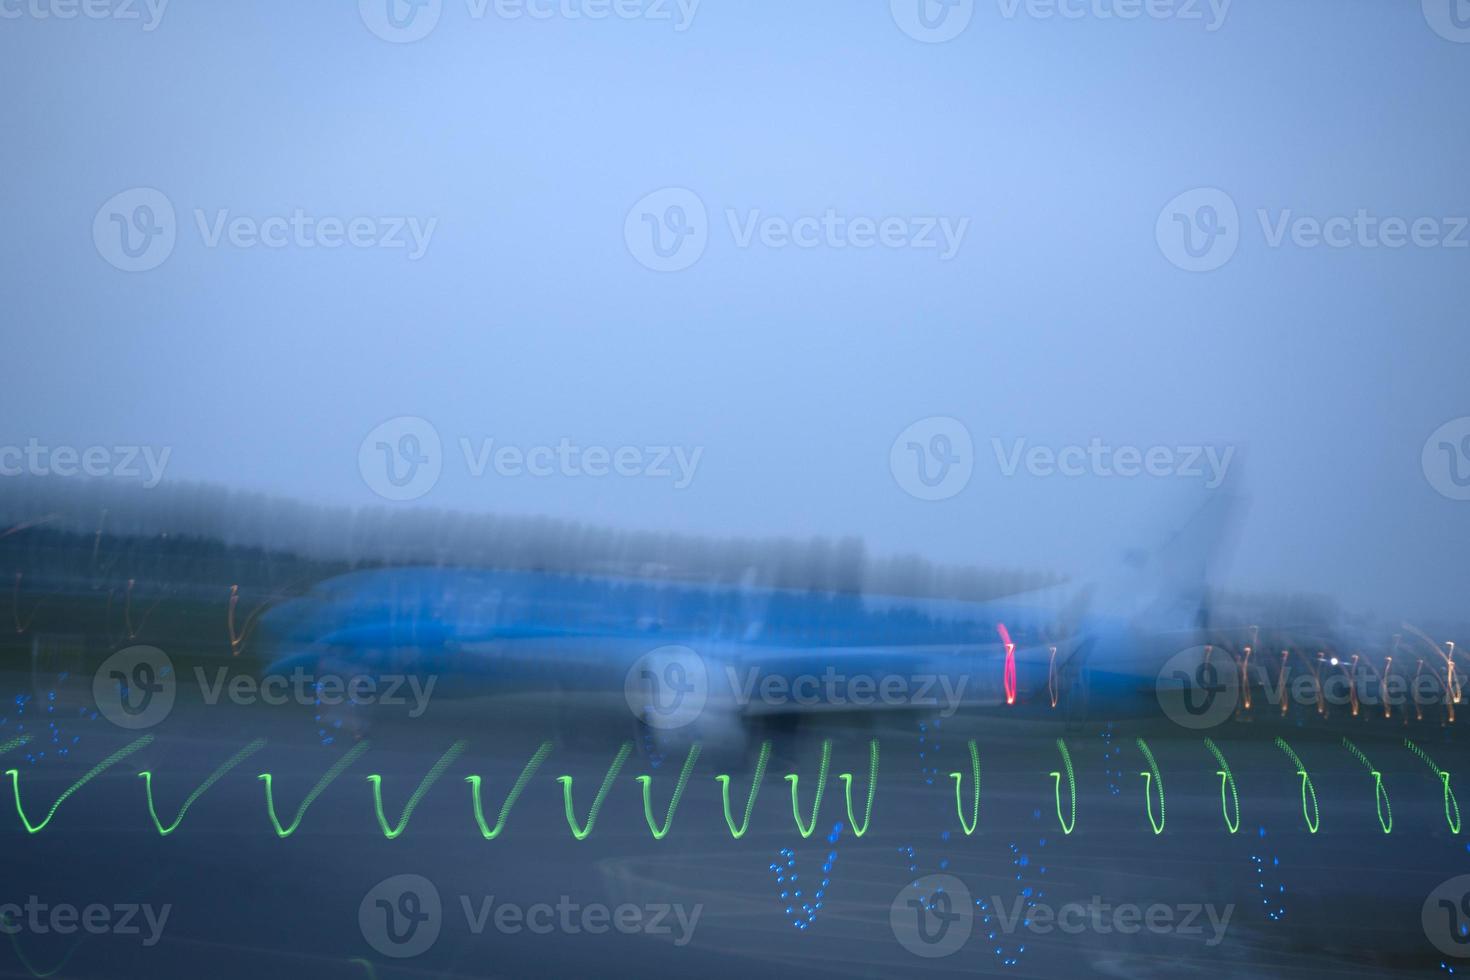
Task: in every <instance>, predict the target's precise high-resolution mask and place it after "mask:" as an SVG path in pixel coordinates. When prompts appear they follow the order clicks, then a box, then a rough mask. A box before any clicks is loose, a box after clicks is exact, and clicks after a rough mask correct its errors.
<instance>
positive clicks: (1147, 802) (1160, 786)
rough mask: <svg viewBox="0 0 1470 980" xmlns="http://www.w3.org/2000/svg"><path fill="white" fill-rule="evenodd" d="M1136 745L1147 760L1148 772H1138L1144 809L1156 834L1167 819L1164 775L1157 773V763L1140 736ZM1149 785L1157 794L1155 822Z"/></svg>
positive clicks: (1160, 831)
mask: <svg viewBox="0 0 1470 980" xmlns="http://www.w3.org/2000/svg"><path fill="white" fill-rule="evenodd" d="M1138 747H1139V749H1140V750H1142V752H1143V755H1144V758H1146V759H1147V760H1148V768H1149V771H1148V772H1141V773H1139V775H1140V776H1142V777H1143V805H1144V810H1145V811H1146V812H1147V813H1148V822H1149V825H1150V826H1151V827H1153V829H1154V835H1155V836H1157V835H1159V834H1162V833H1163V832H1164V821H1165V820H1167V819H1168V816H1167V814H1166V812H1165V810H1164V777H1163V776H1161V775H1160V774H1159V764H1158V763H1157V762H1155V761H1154V754H1153V753H1152V752H1150V751H1149V748H1148V743H1147V742H1145V741H1144V740H1143V739H1141V738H1140V739H1138ZM1149 787H1153V788H1154V790H1155V791H1157V793H1158V794H1159V819H1158V821H1157V822H1155V821H1154V798H1153V794H1152V793H1150V792H1149Z"/></svg>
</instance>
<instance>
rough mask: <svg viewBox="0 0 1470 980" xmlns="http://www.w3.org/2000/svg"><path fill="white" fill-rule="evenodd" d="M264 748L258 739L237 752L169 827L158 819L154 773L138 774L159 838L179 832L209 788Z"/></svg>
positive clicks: (192, 797) (202, 784)
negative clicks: (187, 816)
mask: <svg viewBox="0 0 1470 980" xmlns="http://www.w3.org/2000/svg"><path fill="white" fill-rule="evenodd" d="M264 747H265V739H263V738H257V739H256V740H255V741H253V742H251V743H250V744H249V745H247V746H245V747H244V748H243V749H241V750H240V751H239V752H236V753H235V754H234V755H232V756H230V758H229V759H228V760H226V762H225V764H224V765H222V766H220V767H219V768H218V769H216V770H215V771H214V772H213V773H211V774H210V776H209V778H208V779H206V780H205V781H204V782H202V783H200V784H199V788H198V789H196V790H194V792H192V793H190V794H189V797H188V799H186V800H184V805H183V806H181V807H179V815H178V816H177V817H174V822H173V823H171V824H169V825H168V826H167V827H165V826H164V825H163V821H161V820H159V819H158V810H157V809H156V808H155V807H154V806H153V773H151V772H148V771H144V772H140V773H138V777H139V778H140V779H142V780H143V791H144V792H145V793H147V794H148V815H149V816H150V817H152V818H153V826H155V827H157V828H158V834H159V836H160V837H167V836H168V835H169V834H171V833H173V832H174V831H175V830H177V829H178V827H179V824H181V823H183V822H184V814H186V813H188V812H189V807H191V806H193V805H194V801H196V800H198V799H199V797H201V796H203V795H204V794H205V793H207V792H208V791H209V788H210V787H211V786H213V785H214V784H215V783H217V782H219V781H220V778H221V777H222V776H224V775H225V773H227V772H229V771H230V770H231V769H233V768H235V767H236V766H238V765H239V764H240V763H242V762H244V761H245V760H246V759H248V758H250V757H251V756H252V755H254V754H255V753H257V752H259V751H260V750H261V749H262V748H264Z"/></svg>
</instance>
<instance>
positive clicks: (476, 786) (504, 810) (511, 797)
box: [464, 742, 551, 840]
mask: <svg viewBox="0 0 1470 980" xmlns="http://www.w3.org/2000/svg"><path fill="white" fill-rule="evenodd" d="M550 754H551V743H550V742H542V743H541V747H540V748H538V749H537V750H536V752H535V754H534V755H532V756H531V759H530V761H529V762H527V763H526V765H525V767H524V768H522V769H521V774H520V776H519V777H518V778H517V779H516V781H515V785H513V786H512V787H511V788H510V792H509V793H507V794H506V795H505V802H504V803H503V804H501V807H500V816H498V817H496V819H495V826H494V827H493V828H492V827H489V826H486V824H485V811H484V809H482V808H481V806H480V777H479V776H466V777H465V778H464V781H465V782H467V783H469V784H470V802H471V804H472V805H473V806H474V808H475V823H477V824H479V825H480V833H481V835H483V836H484V838H485V839H486V840H494V839H495V838H497V837H499V836H500V832H501V831H502V830H504V829H505V820H506V818H507V817H509V816H510V808H511V807H513V806H515V805H516V800H518V799H520V798H521V793H522V792H524V791H525V788H526V785H527V784H528V783H530V781H531V777H532V776H534V775H535V774H536V770H537V769H540V768H541V763H543V762H545V761H546V757H547V756H548V755H550Z"/></svg>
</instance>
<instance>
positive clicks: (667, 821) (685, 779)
mask: <svg viewBox="0 0 1470 980" xmlns="http://www.w3.org/2000/svg"><path fill="white" fill-rule="evenodd" d="M698 758H699V743H698V742H695V743H694V744H693V745H691V746H690V747H689V755H688V756H686V757H685V759H684V769H683V771H681V772H680V773H679V782H678V784H677V785H675V786H674V795H673V796H672V797H670V798H669V812H668V814H667V815H666V816H665V817H664V825H663V826H662V827H657V826H654V823H653V802H652V800H650V799H649V796H650V791H649V786H650V785H651V784H652V783H653V777H652V776H639V777H638V782H640V783H642V784H643V819H645V820H647V821H648V829H649V830H650V831H651V832H652V833H653V839H654V840H663V839H664V838H665V837H666V836H668V833H669V830H670V829H671V828H672V827H673V826H674V811H675V810H677V809H678V808H679V800H680V798H682V797H683V795H684V787H685V786H686V785H687V784H688V783H689V774H690V773H691V772H693V771H694V762H695V760H696V759H698Z"/></svg>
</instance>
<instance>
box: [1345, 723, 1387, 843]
mask: <svg viewBox="0 0 1470 980" xmlns="http://www.w3.org/2000/svg"><path fill="white" fill-rule="evenodd" d="M1342 744H1343V746H1344V747H1346V748H1347V750H1348V751H1349V752H1351V753H1352V754H1353V756H1354V757H1355V758H1357V760H1358V761H1359V762H1361V763H1362V764H1363V767H1364V768H1365V769H1367V770H1368V772H1369V774H1370V775H1371V776H1372V777H1373V802H1374V804H1375V805H1376V806H1377V807H1378V826H1380V827H1382V828H1383V832H1384V833H1385V834H1391V833H1393V806H1392V804H1390V803H1389V802H1388V790H1386V789H1384V787H1383V773H1381V772H1379V771H1378V770H1377V769H1374V768H1373V763H1371V762H1369V761H1368V757H1367V756H1366V755H1364V754H1363V752H1362V750H1361V749H1359V748H1358V747H1357V746H1356V745H1354V744H1353V743H1352V742H1350V741H1348V740H1347V739H1343V740H1342ZM1385 813H1386V814H1387V819H1385Z"/></svg>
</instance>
